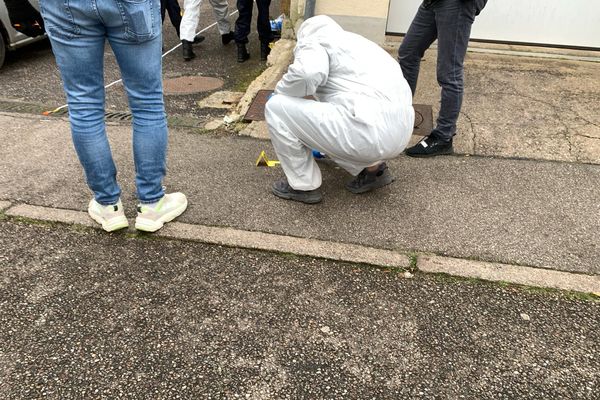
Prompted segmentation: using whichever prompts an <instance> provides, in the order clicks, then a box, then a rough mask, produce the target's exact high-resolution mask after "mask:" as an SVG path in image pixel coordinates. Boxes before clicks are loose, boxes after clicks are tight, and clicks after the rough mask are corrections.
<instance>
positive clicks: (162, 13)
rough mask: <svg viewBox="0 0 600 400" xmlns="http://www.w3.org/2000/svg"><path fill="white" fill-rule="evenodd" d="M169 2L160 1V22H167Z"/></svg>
mask: <svg viewBox="0 0 600 400" xmlns="http://www.w3.org/2000/svg"><path fill="white" fill-rule="evenodd" d="M167 1H168V0H160V20H161V21H162V22H165V12H166V11H167Z"/></svg>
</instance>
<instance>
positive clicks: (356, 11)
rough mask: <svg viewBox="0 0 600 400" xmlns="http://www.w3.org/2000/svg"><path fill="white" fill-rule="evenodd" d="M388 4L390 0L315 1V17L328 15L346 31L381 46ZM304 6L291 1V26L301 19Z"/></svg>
mask: <svg viewBox="0 0 600 400" xmlns="http://www.w3.org/2000/svg"><path fill="white" fill-rule="evenodd" d="M389 3H390V0H368V1H365V0H360V1H359V0H316V5H315V15H321V14H326V15H329V16H330V17H332V18H333V19H334V20H336V21H337V22H338V23H339V24H340V25H341V26H342V27H343V28H344V29H346V30H347V31H350V32H356V33H358V34H360V35H363V36H365V37H366V38H368V39H370V40H372V41H374V42H375V43H378V44H383V43H384V41H385V30H386V24H387V16H388V9H389ZM304 5H305V0H291V5H290V19H291V22H292V26H297V22H298V21H300V20H301V19H302V18H303V16H304Z"/></svg>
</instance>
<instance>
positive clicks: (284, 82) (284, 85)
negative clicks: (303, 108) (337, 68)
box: [275, 43, 329, 97]
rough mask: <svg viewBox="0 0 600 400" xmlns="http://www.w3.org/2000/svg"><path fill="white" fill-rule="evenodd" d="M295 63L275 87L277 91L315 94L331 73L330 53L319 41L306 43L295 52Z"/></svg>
mask: <svg viewBox="0 0 600 400" xmlns="http://www.w3.org/2000/svg"><path fill="white" fill-rule="evenodd" d="M294 57H295V58H294V63H293V64H292V65H290V66H289V68H288V71H287V72H286V74H285V75H284V76H283V77H282V78H281V80H280V81H279V83H277V86H276V87H275V93H277V94H284V95H287V96H293V97H304V96H311V95H314V94H315V92H316V91H317V88H318V87H319V86H321V85H323V84H325V82H327V77H328V75H329V55H328V54H327V51H325V49H324V48H323V46H321V45H319V44H318V43H306V44H304V45H302V46H301V47H297V48H296V50H295V52H294Z"/></svg>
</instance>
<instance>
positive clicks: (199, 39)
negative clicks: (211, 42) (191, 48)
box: [193, 35, 206, 44]
mask: <svg viewBox="0 0 600 400" xmlns="http://www.w3.org/2000/svg"><path fill="white" fill-rule="evenodd" d="M204 39H206V38H205V37H204V36H202V35H198V36H196V37H195V38H194V41H193V43H194V44H198V43H202V42H204Z"/></svg>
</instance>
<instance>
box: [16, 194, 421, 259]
mask: <svg viewBox="0 0 600 400" xmlns="http://www.w3.org/2000/svg"><path fill="white" fill-rule="evenodd" d="M6 215H8V216H11V217H17V218H18V217H20V218H29V219H35V220H40V221H48V222H60V223H65V224H77V225H84V226H88V227H93V228H98V225H97V224H96V223H95V222H93V221H92V220H91V219H90V218H89V216H88V215H87V213H86V212H84V211H74V210H62V209H56V208H49V207H42V206H32V205H28V204H19V205H16V206H14V207H11V208H9V209H8V210H7V212H6ZM154 235H156V236H159V237H163V238H167V239H182V240H190V241H197V242H202V243H208V244H216V245H222V246H228V247H242V248H248V249H254V250H264V251H275V252H279V253H292V254H296V255H300V256H309V257H317V258H326V259H330V260H336V261H346V262H352V263H365V264H372V265H376V266H380V267H387V268H406V269H408V268H410V258H409V257H408V256H407V255H406V254H402V253H398V252H395V251H391V250H381V249H376V248H372V247H366V246H361V245H353V244H344V243H332V242H327V241H323V240H316V239H305V238H297V237H292V236H284V235H275V234H271V233H263V232H252V231H244V230H239V229H234V228H226V227H212V226H205V225H192V224H186V223H182V222H171V223H169V224H168V225H165V227H164V228H162V229H161V230H160V231H159V232H157V233H156V234H154Z"/></svg>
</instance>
